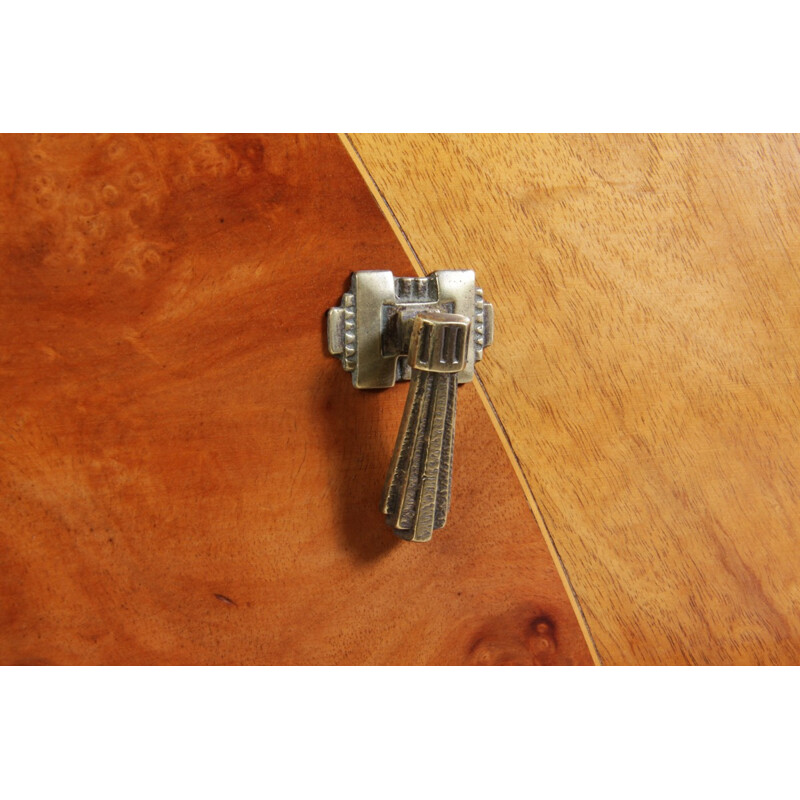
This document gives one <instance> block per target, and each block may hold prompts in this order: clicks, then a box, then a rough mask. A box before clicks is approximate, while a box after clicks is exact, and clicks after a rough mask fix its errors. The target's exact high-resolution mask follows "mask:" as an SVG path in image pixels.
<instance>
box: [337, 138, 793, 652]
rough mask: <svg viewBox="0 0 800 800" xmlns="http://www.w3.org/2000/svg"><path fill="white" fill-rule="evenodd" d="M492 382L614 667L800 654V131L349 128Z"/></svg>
mask: <svg viewBox="0 0 800 800" xmlns="http://www.w3.org/2000/svg"><path fill="white" fill-rule="evenodd" d="M352 141H353V143H354V145H355V147H356V149H357V151H358V154H360V156H361V157H362V158H363V160H364V163H365V165H366V168H367V170H368V171H369V173H370V175H371V176H372V177H373V178H374V179H375V181H376V182H377V186H378V187H379V190H380V192H381V193H382V195H383V197H384V198H385V200H386V202H388V205H389V206H390V207H391V211H392V213H393V214H394V215H395V218H396V220H397V222H398V223H399V226H400V227H401V228H402V231H403V232H404V235H405V236H407V237H408V241H409V242H410V245H411V246H412V247H413V249H414V250H415V251H416V254H417V255H418V256H419V259H420V262H421V265H422V266H424V268H425V269H426V270H428V271H430V270H433V269H438V268H446V267H453V266H462V267H470V268H474V269H475V270H476V271H477V272H478V274H479V275H480V280H481V283H482V284H483V285H484V287H485V288H486V291H487V295H488V296H490V297H491V298H492V300H493V301H494V303H495V305H496V308H497V337H496V343H495V345H494V348H493V352H492V357H491V359H487V360H486V362H485V364H484V365H482V370H481V376H482V378H483V380H484V382H485V387H486V390H487V392H488V396H489V398H490V400H491V402H492V403H493V404H494V406H495V408H496V409H497V413H498V415H499V420H500V421H501V423H502V425H503V426H504V428H505V431H506V432H507V434H508V438H509V441H510V445H511V446H512V447H513V451H514V453H515V454H516V457H517V458H518V459H519V464H520V467H521V470H522V472H523V473H524V477H525V479H526V480H527V482H528V483H529V485H530V488H531V489H532V492H533V496H534V497H535V502H536V503H537V504H538V505H539V507H540V510H541V514H542V517H543V519H544V525H545V528H546V532H547V533H548V534H549V535H550V536H552V538H553V541H554V542H555V546H556V548H557V550H558V552H559V553H560V555H561V557H562V558H563V562H564V565H565V568H566V571H567V574H568V576H569V579H570V581H571V583H572V586H573V587H574V589H575V590H576V593H577V596H578V600H579V602H580V604H581V606H582V609H583V611H584V612H585V614H586V618H587V621H588V624H589V630H590V634H591V635H592V637H593V639H594V642H595V643H596V645H597V647H598V650H599V655H600V657H601V659H602V660H603V661H604V662H607V663H616V664H631V663H634V664H653V663H665V664H673V663H677V664H684V663H701V664H709V663H714V664H745V663H746V664H761V663H784V664H789V663H798V661H800V527H799V525H798V520H799V519H800V494H799V493H798V488H799V484H798V475H799V474H800V444H799V442H798V436H799V434H800V335H799V331H798V325H799V324H800V281H799V280H798V265H799V261H800V258H799V256H800V139H798V137H792V136H698V135H690V136H624V135H623V136H494V135H492V136H354V137H352Z"/></svg>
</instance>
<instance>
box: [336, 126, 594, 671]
mask: <svg viewBox="0 0 800 800" xmlns="http://www.w3.org/2000/svg"><path fill="white" fill-rule="evenodd" d="M339 140H340V141H341V143H342V145H343V146H344V148H345V150H346V151H347V153H348V155H349V156H350V158H351V159H352V160H353V163H354V164H355V165H356V167H357V169H358V171H359V173H360V174H361V176H362V178H364V181H365V183H366V184H367V186H368V187H369V190H370V192H371V193H372V195H373V197H374V198H375V201H376V202H377V204H378V206H379V207H380V209H381V211H382V212H383V214H384V216H385V217H386V220H387V222H388V223H389V225H390V227H391V228H392V230H393V231H394V234H395V236H397V239H398V240H399V242H400V244H401V246H402V247H403V250H404V251H405V253H406V255H407V256H408V258H409V260H410V262H411V264H412V265H413V266H414V269H415V270H416V271H417V272H418V273H419V274H420V275H422V276H426V275H427V274H428V272H427V270H426V269H425V267H424V266H423V264H422V259H421V258H420V257H419V254H418V253H417V251H416V250H415V249H414V246H413V244H412V243H411V240H410V239H409V238H408V235H407V234H406V232H405V230H404V229H403V226H402V225H401V224H400V220H399V219H398V217H397V215H396V214H395V212H394V209H392V207H391V205H390V203H389V201H388V200H387V198H386V196H385V195H384V194H383V192H382V191H381V188H380V187H379V186H378V184H377V182H376V180H375V178H374V177H373V176H372V173H371V172H370V171H369V168H368V167H367V165H366V163H365V162H364V159H363V158H362V157H361V154H360V153H359V151H358V148H357V147H356V145H355V143H354V142H353V140H352V139H351V138H350V135H349V134H347V133H340V134H339ZM475 377H476V379H477V380H476V390H477V393H478V396H479V397H480V399H481V402H482V403H483V406H484V408H485V409H486V412H487V415H488V417H489V419H490V420H491V422H492V425H493V426H494V429H495V431H496V433H497V435H498V437H499V439H500V442H501V443H502V445H503V448H504V449H505V451H506V454H507V456H508V458H509V460H510V462H511V465H512V467H513V469H514V472H515V474H516V476H517V480H518V481H519V483H520V486H521V488H522V492H523V494H524V495H525V499H526V501H527V503H528V507H529V508H530V510H531V513H532V514H533V517H534V519H535V520H536V523H537V524H538V526H539V530H540V531H541V533H542V536H543V537H544V540H545V543H546V544H547V548H548V550H549V551H550V555H551V557H552V559H553V563H554V564H555V566H556V570H557V572H558V575H559V577H560V578H561V582H562V584H563V585H564V588H565V590H566V593H567V597H568V598H569V601H570V604H571V605H572V608H573V611H574V612H575V616H576V618H577V620H578V624H579V625H580V628H581V631H582V632H583V635H584V638H585V640H586V643H587V645H588V647H589V651H590V652H591V655H592V659H593V660H594V662H595V664H598V665H602V664H603V659H602V658H601V657H600V653H599V651H598V649H597V645H596V644H595V641H594V637H593V636H592V633H591V630H590V629H589V624H588V622H587V620H586V616H585V614H584V613H583V608H582V607H581V604H580V600H579V599H578V597H577V594H576V593H575V589H574V587H573V585H572V581H571V580H570V577H569V573H568V572H567V568H566V566H565V564H564V561H563V560H562V558H561V554H560V553H559V552H558V547H557V546H556V543H555V541H554V540H553V536H552V534H551V533H550V528H549V526H548V524H547V522H546V521H545V518H544V514H543V512H542V510H541V508H540V506H539V503H538V502H537V500H536V498H535V496H534V494H533V490H532V489H531V486H530V483H529V482H528V479H527V477H526V475H525V473H524V472H523V470H522V465H521V464H520V461H519V458H518V456H517V453H516V451H515V450H514V446H513V445H512V444H511V440H510V439H509V436H508V432H507V431H506V429H505V426H504V425H503V423H502V421H501V420H500V418H499V416H498V413H497V409H496V408H495V406H494V403H493V402H492V400H491V398H490V397H489V392H488V391H487V389H486V386H485V384H484V383H483V381H482V380H481V377H480V375H479V374H478V370H477V366H476V371H475Z"/></svg>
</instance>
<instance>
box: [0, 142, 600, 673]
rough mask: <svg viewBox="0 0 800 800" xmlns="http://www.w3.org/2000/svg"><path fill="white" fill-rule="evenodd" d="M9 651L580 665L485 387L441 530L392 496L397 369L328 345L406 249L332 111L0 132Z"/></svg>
mask: <svg viewBox="0 0 800 800" xmlns="http://www.w3.org/2000/svg"><path fill="white" fill-rule="evenodd" d="M0 264H1V265H2V271H3V280H2V282H0V371H1V372H2V382H0V403H2V408H3V414H2V419H0V507H2V513H1V514H0V661H1V662H3V663H55V664H61V663H71V664H86V663H101V664H118V663H128V664H131V663H158V664H171V663H234V664H235V663H269V664H319V663H329V664H330V663H335V664H360V663H363V664H375V663H421V664H424V663H443V664H452V663H541V664H550V663H588V662H589V661H590V658H589V653H588V650H587V647H586V645H585V642H584V640H583V637H582V634H581V631H580V629H579V626H578V624H577V622H576V619H575V616H574V613H573V610H572V608H571V606H570V603H569V600H568V598H567V596H566V594H565V592H564V590H563V588H562V586H561V584H560V581H559V579H558V576H557V574H556V572H555V570H554V568H553V565H552V562H551V560H550V558H549V554H548V552H547V550H546V547H545V543H544V540H543V539H542V537H541V535H540V533H539V532H538V530H537V528H536V525H535V521H534V519H533V517H532V515H531V513H530V509H529V508H528V507H527V505H526V503H525V500H524V497H523V495H522V494H521V493H520V491H519V486H518V484H517V482H516V479H515V476H514V475H513V472H512V470H511V468H510V466H509V465H508V463H507V460H506V457H505V453H504V452H503V450H502V446H501V444H500V442H499V440H498V438H497V436H496V434H495V432H494V430H493V428H492V426H491V423H490V421H489V420H488V418H487V416H486V414H485V412H484V409H483V408H482V406H481V404H480V402H479V400H478V398H477V396H476V394H475V391H474V389H473V388H472V387H465V388H464V389H463V390H462V391H461V394H460V401H459V406H460V408H459V419H458V433H457V444H456V454H455V469H456V474H455V482H454V491H453V497H454V501H453V508H452V511H451V514H450V519H449V521H448V526H447V528H446V529H445V530H444V531H442V532H440V533H439V534H438V535H437V536H436V537H435V539H434V541H433V542H432V543H431V544H430V545H410V544H408V543H405V542H400V541H399V540H397V539H395V538H394V537H393V536H392V534H391V532H390V530H389V528H388V527H387V526H386V524H385V523H384V520H383V517H382V515H381V514H380V511H379V509H378V507H379V502H380V493H381V488H382V485H383V479H384V476H385V471H386V469H387V466H388V464H389V459H390V457H391V452H392V446H393V443H394V438H395V435H396V433H397V427H398V424H399V420H400V416H401V412H402V407H403V403H404V400H405V392H404V391H403V390H402V388H401V389H396V390H390V391H386V392H364V391H356V390H354V389H353V388H352V385H351V384H350V377H349V376H348V375H346V374H345V373H344V372H343V371H342V369H341V366H340V365H339V362H338V361H336V360H335V359H332V358H330V357H328V356H327V355H326V354H325V352H324V348H323V315H324V312H325V310H326V308H327V307H328V306H330V305H332V304H335V303H336V302H338V300H339V298H340V296H341V293H342V291H343V290H344V288H345V286H346V284H347V282H348V278H349V273H350V271H351V270H352V269H364V268H370V267H371V268H375V267H378V268H388V269H394V270H395V271H396V272H399V273H403V274H413V271H412V270H411V267H410V265H409V263H408V260H407V258H406V257H405V255H404V253H403V251H402V249H401V248H400V247H399V245H398V243H397V241H396V239H395V237H394V235H393V233H392V231H391V230H390V228H389V227H388V225H387V224H386V222H385V220H384V219H383V217H382V215H381V212H380V211H379V209H378V208H377V206H376V205H375V203H374V201H373V199H372V197H371V195H370V193H369V191H368V189H367V187H366V186H365V185H364V183H363V181H362V180H361V177H360V176H359V174H358V172H357V170H356V169H355V167H354V166H353V164H352V162H351V161H350V159H349V157H348V156H347V154H346V153H345V151H344V149H343V148H342V146H341V144H340V143H339V141H338V140H337V139H336V138H335V137H333V136H301V137H293V136H271V137H263V136H135V137H134V136H96V137H95V136H66V137H59V136H45V137H26V136H7V137H3V138H2V139H0Z"/></svg>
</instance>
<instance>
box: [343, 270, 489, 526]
mask: <svg viewBox="0 0 800 800" xmlns="http://www.w3.org/2000/svg"><path fill="white" fill-rule="evenodd" d="M493 322H494V318H493V309H492V306H491V305H490V304H489V303H486V302H485V301H484V299H483V292H482V291H481V290H480V289H479V288H478V287H476V286H475V274H474V272H472V270H446V271H440V272H434V273H433V274H432V275H430V276H428V277H427V278H395V277H394V276H393V275H392V273H391V272H385V271H381V272H377V271H375V272H373V271H365V272H356V273H353V276H352V279H351V284H350V291H349V292H347V293H346V294H345V295H344V296H343V298H342V303H341V305H339V306H336V307H334V308H331V309H329V310H328V349H329V351H330V353H331V355H335V356H338V357H339V358H340V359H341V361H342V366H343V367H344V368H345V370H347V371H348V372H352V373H353V385H354V386H356V387H357V388H360V389H371V388H382V387H386V386H393V385H394V384H395V382H396V381H398V380H410V381H411V386H410V387H409V392H408V399H407V400H406V406H405V410H404V412H403V418H402V420H401V423H400V432H399V434H398V437H397V442H396V444H395V449H394V454H393V456H392V461H391V465H390V467H389V473H388V475H387V477H386V484H385V486H384V492H383V500H382V504H381V509H382V511H383V513H384V514H386V519H387V522H388V523H389V524H390V525H391V526H392V528H393V529H394V532H395V533H396V535H397V536H399V537H401V538H403V539H407V540H409V541H413V542H427V541H429V540H430V539H431V536H432V534H433V531H434V530H436V529H438V528H441V527H443V526H444V524H445V520H446V518H447V512H448V510H449V507H450V486H451V476H452V463H453V440H454V433H455V414H456V389H457V386H458V384H459V383H467V382H468V381H470V380H472V377H473V375H474V370H475V362H476V361H479V360H480V359H481V358H482V356H483V350H484V348H485V347H488V346H489V345H490V344H491V343H492V335H493V327H494V325H493Z"/></svg>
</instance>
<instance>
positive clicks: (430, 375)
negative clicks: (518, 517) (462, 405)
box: [381, 313, 470, 542]
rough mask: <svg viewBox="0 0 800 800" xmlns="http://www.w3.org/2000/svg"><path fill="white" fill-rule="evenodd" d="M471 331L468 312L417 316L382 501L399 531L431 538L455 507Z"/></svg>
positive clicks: (410, 536)
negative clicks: (458, 428) (461, 390)
mask: <svg viewBox="0 0 800 800" xmlns="http://www.w3.org/2000/svg"><path fill="white" fill-rule="evenodd" d="M469 333H470V320H469V317H465V316H462V315H460V314H443V313H432V314H425V313H423V314H419V315H418V316H417V317H415V318H414V324H413V330H412V332H411V340H410V344H409V351H408V363H409V366H410V367H411V385H410V386H409V388H408V398H407V399H406V407H405V410H404V411H403V419H402V421H401V422H400V432H399V433H398V435H397V443H396V444H395V447H394V455H393V456H392V463H391V465H390V467H389V474H388V475H387V476H386V485H385V486H384V490H383V502H382V505H381V510H382V511H383V513H384V514H386V518H387V522H388V523H389V524H390V525H391V526H392V527H393V528H394V529H395V533H396V534H397V535H398V536H400V537H401V538H403V539H408V540H409V541H412V542H427V541H428V540H429V539H430V538H431V536H432V534H433V531H434V530H435V529H436V528H441V527H443V526H444V523H445V520H446V519H447V512H448V510H449V509H450V484H451V476H452V471H453V470H452V464H453V440H454V438H455V437H454V434H455V425H456V388H457V377H458V373H459V372H461V370H462V369H464V364H465V362H466V357H467V341H468V338H469Z"/></svg>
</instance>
